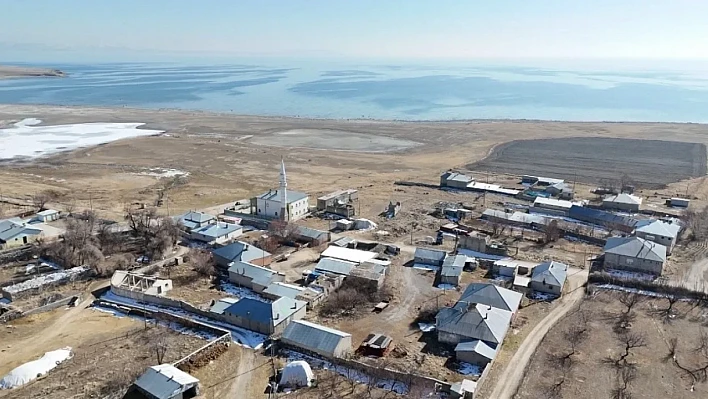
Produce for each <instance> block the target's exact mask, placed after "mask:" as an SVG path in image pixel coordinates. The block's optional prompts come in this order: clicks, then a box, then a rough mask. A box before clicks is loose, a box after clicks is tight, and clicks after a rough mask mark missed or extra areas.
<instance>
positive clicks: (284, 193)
mask: <svg viewBox="0 0 708 399" xmlns="http://www.w3.org/2000/svg"><path fill="white" fill-rule="evenodd" d="M278 190H279V192H280V220H284V221H286V222H287V221H288V219H289V217H288V216H289V215H288V179H287V176H286V175H285V160H283V159H282V158H281V159H280V188H279V189H278Z"/></svg>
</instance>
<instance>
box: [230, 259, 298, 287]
mask: <svg viewBox="0 0 708 399" xmlns="http://www.w3.org/2000/svg"><path fill="white" fill-rule="evenodd" d="M229 281H230V282H232V283H234V284H236V285H238V286H240V287H246V288H249V289H251V290H253V291H255V292H257V293H261V292H263V290H265V289H266V287H268V286H269V285H271V284H272V283H275V282H281V283H282V282H283V281H285V274H283V273H280V272H276V271H275V270H272V269H268V268H266V267H263V266H258V265H254V264H251V263H247V262H241V261H236V262H233V263H232V264H231V266H229Z"/></svg>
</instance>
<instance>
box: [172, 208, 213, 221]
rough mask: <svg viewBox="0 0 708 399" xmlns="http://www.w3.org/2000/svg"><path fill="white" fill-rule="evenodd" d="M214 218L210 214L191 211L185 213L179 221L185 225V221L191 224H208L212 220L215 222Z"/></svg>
mask: <svg viewBox="0 0 708 399" xmlns="http://www.w3.org/2000/svg"><path fill="white" fill-rule="evenodd" d="M213 219H214V216H212V215H209V214H208V213H204V212H197V211H189V212H187V213H185V214H184V215H181V216H179V220H181V221H182V223H184V221H189V222H195V223H206V222H208V221H210V220H213Z"/></svg>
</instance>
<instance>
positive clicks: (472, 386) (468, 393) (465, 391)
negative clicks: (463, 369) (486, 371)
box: [450, 379, 477, 399]
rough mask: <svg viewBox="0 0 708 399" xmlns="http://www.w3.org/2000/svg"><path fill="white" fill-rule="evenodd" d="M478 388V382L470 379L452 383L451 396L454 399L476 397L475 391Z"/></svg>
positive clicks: (471, 398) (472, 398)
mask: <svg viewBox="0 0 708 399" xmlns="http://www.w3.org/2000/svg"><path fill="white" fill-rule="evenodd" d="M476 390H477V383H476V382H475V381H471V380H468V379H464V380H462V381H461V382H456V383H454V384H452V385H450V397H451V398H452V399H474V392H475V391H476Z"/></svg>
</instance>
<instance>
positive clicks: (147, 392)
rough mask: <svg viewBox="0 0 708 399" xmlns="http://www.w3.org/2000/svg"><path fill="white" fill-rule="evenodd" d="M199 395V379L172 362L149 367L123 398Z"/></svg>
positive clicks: (174, 398)
mask: <svg viewBox="0 0 708 399" xmlns="http://www.w3.org/2000/svg"><path fill="white" fill-rule="evenodd" d="M198 395H199V380H198V379H196V378H194V377H193V376H191V375H189V374H187V373H185V372H184V371H182V370H180V369H178V368H177V367H175V366H173V365H171V364H161V365H159V366H152V367H149V368H148V369H147V370H146V371H145V372H144V373H143V374H142V375H141V376H140V377H138V379H137V380H136V381H135V383H134V384H133V385H132V386H131V387H130V388H129V389H128V392H127V393H126V394H125V396H124V397H123V399H190V398H195V397H197V396H198Z"/></svg>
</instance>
